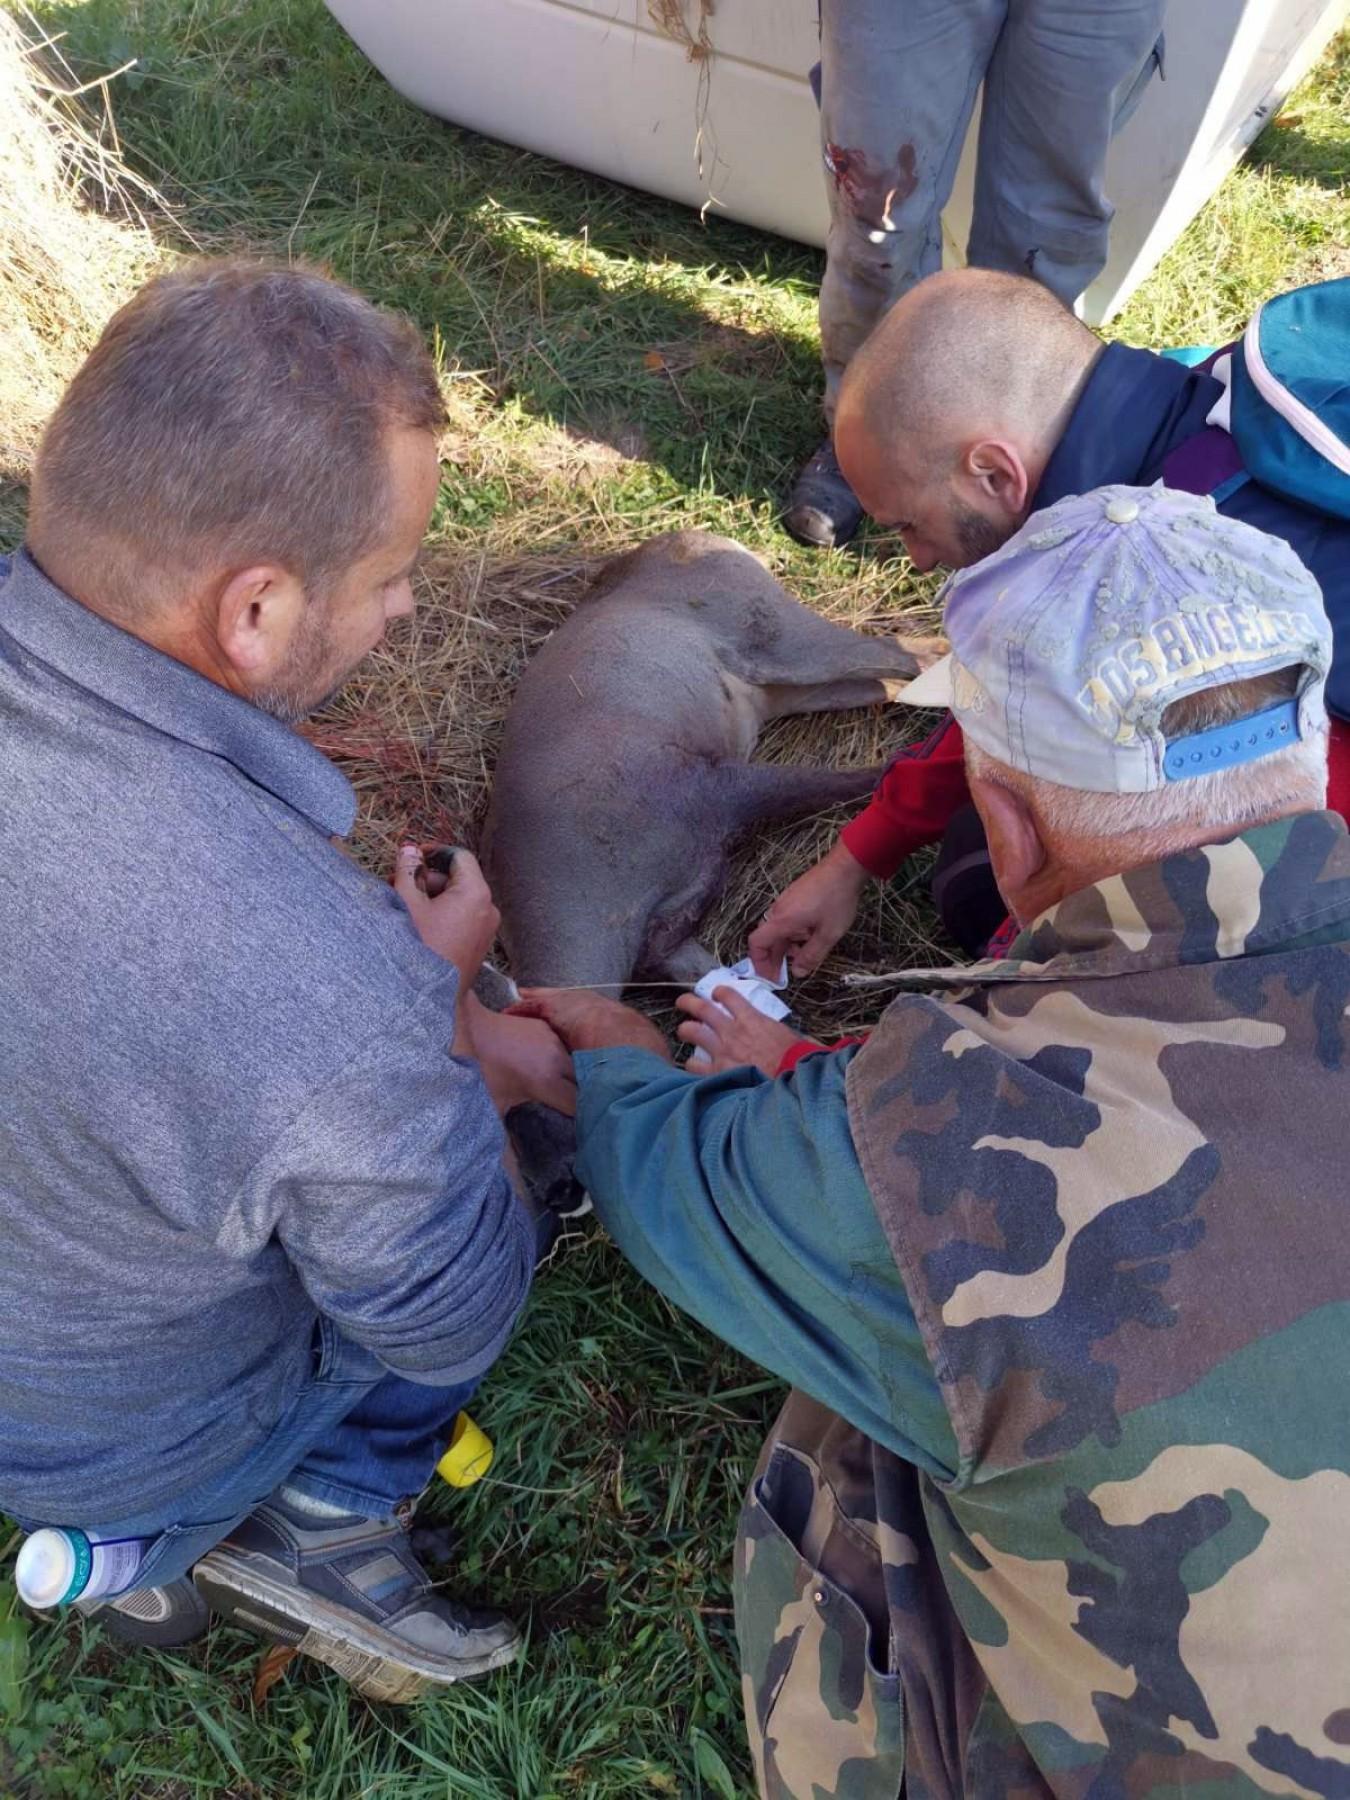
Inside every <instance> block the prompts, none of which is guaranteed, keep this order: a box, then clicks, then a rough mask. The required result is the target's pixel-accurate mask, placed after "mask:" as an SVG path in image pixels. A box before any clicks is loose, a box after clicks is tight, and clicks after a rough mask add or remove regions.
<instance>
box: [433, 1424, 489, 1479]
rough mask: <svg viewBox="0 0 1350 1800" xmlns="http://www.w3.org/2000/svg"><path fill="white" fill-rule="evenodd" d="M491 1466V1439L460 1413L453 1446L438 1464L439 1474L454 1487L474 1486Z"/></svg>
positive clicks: (451, 1436)
mask: <svg viewBox="0 0 1350 1800" xmlns="http://www.w3.org/2000/svg"><path fill="white" fill-rule="evenodd" d="M491 1467H492V1439H491V1438H490V1437H489V1436H488V1435H487V1433H486V1432H485V1431H484V1430H483V1429H482V1427H481V1426H479V1425H475V1424H474V1422H473V1420H472V1419H471V1418H470V1417H469V1415H468V1413H463V1412H462V1413H459V1414H458V1415H457V1416H456V1418H455V1428H454V1430H453V1431H452V1432H451V1433H450V1446H449V1448H448V1449H447V1450H446V1452H445V1455H444V1456H443V1457H442V1458H441V1460H440V1461H439V1462H438V1463H437V1464H436V1473H437V1474H438V1475H439V1476H440V1478H441V1480H442V1481H448V1482H449V1483H450V1486H451V1487H457V1488H466V1487H472V1486H473V1484H474V1482H475V1481H479V1480H481V1479H482V1477H483V1476H484V1475H486V1474H487V1472H488V1470H489V1469H490V1468H491Z"/></svg>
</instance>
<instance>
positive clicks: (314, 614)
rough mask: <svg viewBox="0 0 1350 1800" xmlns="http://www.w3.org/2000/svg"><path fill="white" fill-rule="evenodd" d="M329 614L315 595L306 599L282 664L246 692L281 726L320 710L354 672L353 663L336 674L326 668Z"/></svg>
mask: <svg viewBox="0 0 1350 1800" xmlns="http://www.w3.org/2000/svg"><path fill="white" fill-rule="evenodd" d="M330 616H331V614H330V608H329V605H328V602H327V600H326V599H325V598H323V597H321V596H316V597H315V598H314V599H312V600H310V601H309V602H308V604H307V605H306V608H305V616H304V618H303V620H302V621H301V624H300V630H299V633H298V635H297V637H296V641H295V645H294V647H293V649H292V651H291V654H290V656H289V658H288V659H287V662H286V666H285V667H284V668H283V669H281V670H280V671H279V673H278V674H277V676H276V679H275V680H274V681H270V682H268V683H267V685H266V686H265V687H261V688H256V689H255V690H254V692H253V693H252V694H251V695H250V698H251V700H252V702H253V704H254V705H255V706H256V707H257V708H258V710H259V711H260V712H265V713H266V714H267V715H268V717H269V718H273V719H279V720H280V721H281V723H282V724H283V725H298V724H299V723H300V722H301V720H302V719H307V718H309V717H310V715H311V714H312V713H316V712H322V711H323V709H324V707H325V706H327V705H328V702H329V701H330V700H333V699H335V698H336V697H337V695H338V694H340V693H341V692H342V690H343V688H344V687H345V686H346V685H347V683H348V681H349V680H350V679H351V677H352V675H353V674H354V673H355V667H356V665H353V667H352V668H350V669H344V670H342V671H341V672H340V673H339V672H338V671H337V670H334V669H332V668H330V667H328V661H329V657H328V631H327V627H328V622H329V618H330Z"/></svg>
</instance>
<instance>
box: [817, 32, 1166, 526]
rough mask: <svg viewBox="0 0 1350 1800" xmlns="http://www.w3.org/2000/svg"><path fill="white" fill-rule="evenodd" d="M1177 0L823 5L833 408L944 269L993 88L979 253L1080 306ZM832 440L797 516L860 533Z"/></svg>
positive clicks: (974, 225) (828, 354)
mask: <svg viewBox="0 0 1350 1800" xmlns="http://www.w3.org/2000/svg"><path fill="white" fill-rule="evenodd" d="M1163 11H1164V0H821V3H820V69H819V86H818V89H817V97H818V98H819V101H820V136H821V150H822V154H823V158H824V163H825V176H826V183H825V187H826V195H827V198H828V201H829V207H830V229H829V235H828V237H827V239H826V258H825V276H824V279H823V280H822V282H821V284H820V345H821V354H822V359H823V361H824V364H825V419H826V423H827V425H832V424H833V421H834V413H835V402H836V400H837V399H838V397H839V386H840V381H841V379H842V377H843V374H844V370H845V369H846V368H847V367H848V365H849V363H850V362H851V360H852V358H853V357H854V356H855V355H856V354H857V352H858V349H859V347H860V346H861V345H862V344H863V342H864V341H865V340H866V338H867V336H868V333H869V332H871V331H872V330H873V329H874V328H875V326H876V324H877V321H878V320H879V319H881V318H882V317H883V316H884V314H885V313H886V311H887V309H888V308H889V307H890V306H892V305H893V304H894V303H895V301H896V300H897V299H898V298H899V297H900V296H901V295H902V294H905V293H907V292H908V291H909V289H910V288H912V287H913V286H914V284H915V283H916V282H918V281H922V280H923V279H924V277H925V276H928V275H932V274H933V273H934V272H935V271H936V270H938V269H939V268H940V267H941V266H942V209H943V207H945V206H946V204H947V201H948V200H949V199H950V197H951V191H952V184H953V182H954V181H955V179H956V170H957V164H958V162H959V160H960V157H961V150H962V147H963V145H964V144H965V141H966V135H967V132H968V130H969V127H970V121H971V116H972V113H973V111H974V108H975V100H976V96H977V95H978V96H979V97H980V125H979V156H978V159H977V162H976V168H975V195H974V210H973V213H972V216H971V222H970V238H969V241H968V243H967V245H966V261H967V262H968V263H969V264H970V265H971V266H972V267H975V268H984V269H1008V270H1011V271H1013V272H1014V273H1017V274H1025V275H1031V276H1033V277H1034V278H1035V279H1036V281H1038V282H1040V283H1042V284H1043V285H1044V286H1045V287H1046V289H1047V290H1048V291H1049V292H1050V293H1052V294H1054V295H1056V296H1057V297H1058V298H1059V299H1060V300H1062V301H1064V302H1065V303H1066V304H1067V305H1069V306H1072V305H1073V303H1074V302H1075V300H1077V298H1078V296H1079V295H1080V294H1081V293H1082V292H1083V290H1084V289H1085V288H1087V287H1088V286H1090V284H1091V283H1092V282H1093V281H1094V280H1095V279H1096V277H1097V276H1098V275H1099V274H1100V273H1101V270H1102V267H1103V265H1104V264H1105V262H1106V250H1107V238H1108V234H1109V232H1110V227H1111V218H1112V210H1113V209H1112V207H1111V203H1110V201H1109V200H1108V199H1107V197H1106V191H1105V187H1104V181H1103V178H1104V172H1105V165H1106V153H1107V150H1108V149H1109V147H1110V143H1111V138H1112V135H1113V134H1114V133H1115V132H1116V131H1117V130H1119V128H1120V126H1121V125H1122V124H1123V123H1124V122H1125V120H1126V119H1127V118H1128V117H1129V115H1130V113H1131V111H1132V110H1133V108H1134V105H1135V102H1136V101H1137V100H1138V98H1139V96H1140V95H1141V94H1142V92H1143V90H1144V88H1145V87H1146V86H1147V85H1148V81H1149V78H1150V76H1151V75H1152V74H1153V72H1154V70H1155V69H1159V68H1161V66H1162V51H1163V44H1162V38H1161V36H1160V33H1161V31H1162V22H1163ZM836 448H837V440H836V441H835V442H831V439H830V438H829V437H826V439H825V442H824V443H823V444H822V445H821V446H820V448H819V449H818V450H817V451H816V453H815V455H814V456H813V457H812V458H811V459H810V461H809V462H808V463H807V464H806V466H805V467H804V468H803V469H802V470H801V472H800V473H799V475H798V477H797V480H796V483H795V485H794V487H793V490H792V496H791V499H790V500H789V503H788V508H787V511H786V513H785V515H784V520H783V522H784V524H785V525H786V526H787V529H788V530H789V531H790V532H791V533H792V535H793V537H795V538H798V539H799V540H800V541H801V542H802V543H804V544H818V545H824V546H828V545H831V544H836V545H837V544H845V543H847V542H848V540H849V539H850V538H851V537H852V536H853V534H854V532H855V531H856V530H857V528H858V525H859V523H860V522H861V520H862V514H863V506H862V504H860V500H861V496H855V494H854V492H853V490H852V489H851V488H850V486H849V484H848V481H847V479H846V478H845V477H846V471H845V472H841V469H840V464H839V462H838V461H837V460H836V456H835V451H836Z"/></svg>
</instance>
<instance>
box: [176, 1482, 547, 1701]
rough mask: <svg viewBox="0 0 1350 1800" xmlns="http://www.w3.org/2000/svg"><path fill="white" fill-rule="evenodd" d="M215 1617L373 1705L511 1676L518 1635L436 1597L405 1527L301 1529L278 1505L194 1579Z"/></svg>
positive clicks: (242, 1529) (237, 1530)
mask: <svg viewBox="0 0 1350 1800" xmlns="http://www.w3.org/2000/svg"><path fill="white" fill-rule="evenodd" d="M193 1580H194V1581H195V1583H196V1585H197V1591H198V1593H199V1594H200V1595H201V1596H202V1598H203V1599H204V1600H205V1602H206V1604H207V1605H208V1606H209V1607H210V1609H211V1611H212V1612H213V1613H216V1614H218V1615H219V1616H220V1617H221V1618H222V1619H225V1620H228V1621H229V1622H230V1623H231V1624H233V1625H238V1626H241V1627H243V1628H244V1629H245V1630H250V1631H255V1632H258V1633H259V1634H260V1635H261V1636H263V1637H267V1638H271V1639H272V1640H273V1641H276V1642H280V1643H283V1644H291V1645H293V1646H294V1647H295V1648H296V1649H297V1650H299V1651H300V1652H301V1653H302V1654H303V1655H305V1656H312V1657H314V1658H315V1659H316V1661H318V1662H321V1663H326V1664H327V1665H328V1667H329V1668H330V1669H335V1670H336V1671H337V1673H338V1674H339V1675H343V1676H345V1677H346V1679H347V1680H348V1681H350V1682H351V1684H352V1686H353V1687H354V1688H355V1689H356V1690H357V1692H358V1693H361V1694H364V1695H365V1696H366V1697H367V1699H370V1700H384V1701H407V1700H414V1699H416V1698H417V1696H418V1695H419V1694H421V1693H424V1692H425V1691H426V1689H427V1688H429V1687H435V1686H448V1685H449V1684H450V1683H452V1682H456V1681H463V1680H465V1679H467V1678H468V1677H470V1676H474V1675H486V1674H487V1673H489V1671H491V1670H493V1669H500V1668H503V1667H505V1665H506V1664H507V1663H509V1662H513V1661H514V1660H515V1658H516V1657H517V1656H518V1655H519V1653H520V1645H521V1639H520V1633H519V1632H518V1631H517V1629H516V1627H515V1626H514V1625H513V1624H512V1623H511V1621H510V1620H509V1619H508V1618H507V1617H506V1616H505V1615H504V1614H503V1613H499V1612H492V1611H486V1610H478V1609H476V1608H472V1607H468V1606H461V1605H460V1604H459V1603H458V1602H457V1601H454V1600H450V1599H448V1598H447V1597H446V1596H445V1595H443V1594H439V1593H437V1592H436V1591H435V1589H434V1588H433V1587H432V1584H431V1581H430V1579H429V1578H428V1576H427V1574H426V1571H425V1570H424V1569H423V1567H422V1565H421V1563H419V1562H418V1560H417V1557H416V1556H415V1554H414V1553H413V1549H412V1545H411V1543H410V1542H409V1539H408V1532H407V1529H406V1527H405V1526H404V1524H403V1523H402V1522H401V1521H400V1520H398V1519H393V1518H391V1519H362V1518H358V1517H356V1516H355V1515H348V1516H346V1517H343V1518H341V1519H336V1520H329V1519H317V1518H302V1517H300V1516H299V1515H298V1514H297V1513H296V1512H294V1511H293V1510H292V1509H291V1508H290V1507H287V1506H283V1505H281V1504H280V1503H278V1502H277V1501H276V1500H275V1499H273V1500H271V1501H269V1502H268V1504H267V1505H265V1506H260V1507H259V1508H258V1509H257V1511H256V1512H253V1513H251V1514H250V1515H249V1517H248V1518H247V1519H245V1520H243V1521H242V1523H240V1524H238V1525H236V1526H235V1527H234V1529H233V1530H232V1531H231V1532H230V1534H229V1535H228V1537H226V1538H225V1539H223V1541H222V1542H221V1543H219V1544H217V1545H216V1547H215V1549H214V1550H211V1551H209V1552H208V1553H207V1554H206V1555H205V1556H204V1557H203V1558H202V1560H201V1561H200V1562H199V1563H198V1564H197V1566H196V1568H195V1569H194V1570H193Z"/></svg>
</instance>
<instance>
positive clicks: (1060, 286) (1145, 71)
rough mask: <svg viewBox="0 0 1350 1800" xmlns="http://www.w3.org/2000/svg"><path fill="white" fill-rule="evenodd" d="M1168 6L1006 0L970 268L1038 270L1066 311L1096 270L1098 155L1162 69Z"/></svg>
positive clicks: (1141, 0) (1102, 236)
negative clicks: (1165, 12)
mask: <svg viewBox="0 0 1350 1800" xmlns="http://www.w3.org/2000/svg"><path fill="white" fill-rule="evenodd" d="M1164 5H1165V0H1009V5H1008V20H1007V24H1006V25H1005V26H1004V28H1003V30H1002V32H1001V33H1000V34H999V38H998V42H997V45H996V46H995V48H994V52H993V56H992V59H991V61H990V63H989V71H988V74H987V75H986V77H985V87H984V103H983V105H982V107H981V111H980V143H979V162H978V166H977V171H976V177H975V213H974V218H973V219H972V221H971V229H970V244H969V247H968V251H967V258H968V260H969V261H970V262H971V263H975V264H978V265H979V266H980V267H982V268H986V269H1009V270H1012V271H1013V272H1014V273H1017V274H1024V275H1034V276H1035V277H1036V279H1037V280H1038V281H1041V282H1044V284H1045V285H1046V287H1048V288H1049V289H1050V291H1051V292H1052V293H1055V294H1058V295H1059V297H1060V299H1061V300H1063V301H1064V302H1065V304H1066V305H1069V306H1072V305H1073V303H1074V301H1075V300H1076V299H1077V298H1078V296H1079V295H1080V294H1081V293H1082V292H1083V290H1084V288H1086V287H1088V286H1089V285H1090V283H1092V282H1093V281H1095V280H1096V278H1097V276H1098V275H1100V274H1101V272H1102V269H1103V267H1104V266H1105V263H1106V251H1107V240H1108V237H1109V234H1110V229H1111V219H1112V216H1113V208H1112V206H1111V203H1110V201H1109V200H1108V199H1107V197H1106V191H1105V187H1104V185H1103V183H1104V179H1105V169H1106V153H1107V150H1108V149H1109V147H1110V143H1111V137H1112V133H1113V132H1114V131H1116V130H1118V129H1119V127H1120V126H1121V125H1122V124H1123V123H1124V121H1125V119H1126V118H1128V117H1129V114H1130V113H1131V112H1132V111H1133V109H1134V105H1135V103H1136V101H1137V100H1138V99H1139V97H1140V95H1141V94H1142V92H1143V90H1144V88H1145V87H1146V86H1147V85H1148V81H1149V78H1150V77H1151V75H1152V74H1153V73H1154V70H1155V68H1156V67H1157V66H1159V64H1160V60H1161V44H1160V37H1159V34H1160V32H1161V30H1162V20H1163V11H1164ZM905 10H906V9H905V8H904V7H903V6H900V7H898V8H897V11H900V12H904V11H905ZM1155 51H1156V52H1157V54H1156V55H1155Z"/></svg>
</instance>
